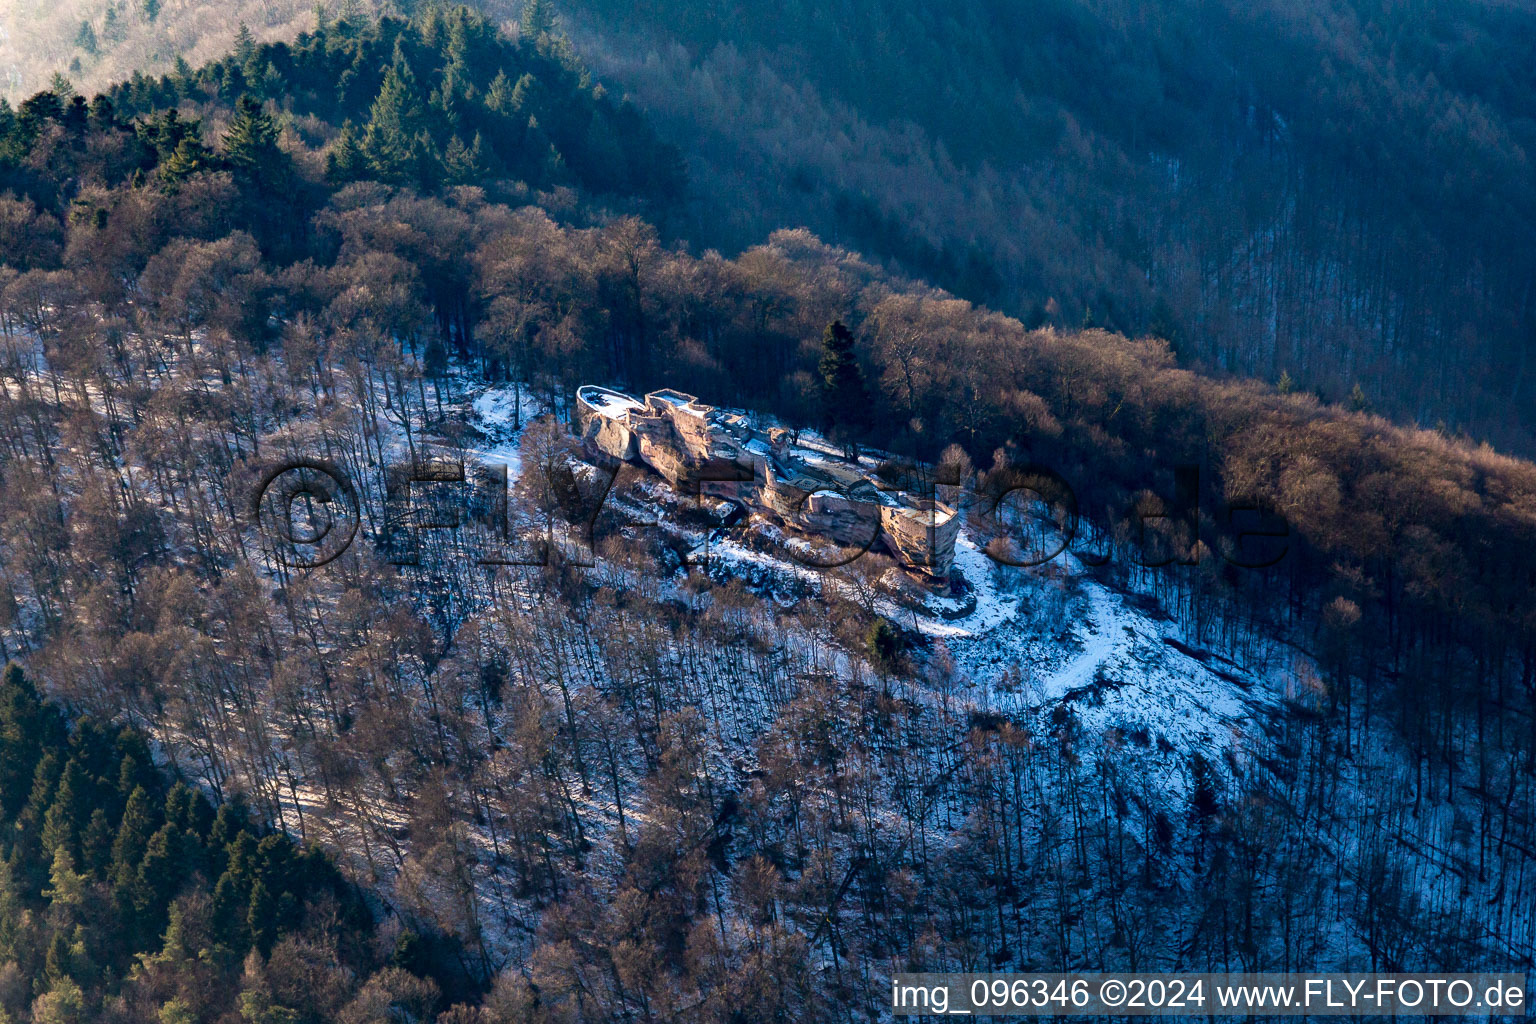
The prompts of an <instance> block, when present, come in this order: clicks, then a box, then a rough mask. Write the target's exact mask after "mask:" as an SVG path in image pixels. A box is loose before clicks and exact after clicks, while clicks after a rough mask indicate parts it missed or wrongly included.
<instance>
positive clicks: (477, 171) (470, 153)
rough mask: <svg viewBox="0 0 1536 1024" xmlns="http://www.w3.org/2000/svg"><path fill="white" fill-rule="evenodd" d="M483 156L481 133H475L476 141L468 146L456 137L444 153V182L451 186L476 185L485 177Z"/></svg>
mask: <svg viewBox="0 0 1536 1024" xmlns="http://www.w3.org/2000/svg"><path fill="white" fill-rule="evenodd" d="M483 154H484V144H483V143H482V141H481V139H480V133H479V132H475V141H474V142H473V143H471V144H470V145H468V146H466V145H464V140H463V139H461V138H459V137H458V136H457V135H455V136H454V137H453V139H452V140H450V141H449V143H448V149H447V151H446V152H444V153H443V180H444V181H445V182H447V183H448V184H450V185H473V184H475V183H476V182H477V181H479V180H480V179H481V178H482V177H484V176H485V159H484V156H483Z"/></svg>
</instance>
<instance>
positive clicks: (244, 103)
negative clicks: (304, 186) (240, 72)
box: [224, 96, 293, 199]
mask: <svg viewBox="0 0 1536 1024" xmlns="http://www.w3.org/2000/svg"><path fill="white" fill-rule="evenodd" d="M277 136H278V128H277V123H276V122H275V121H273V120H272V117H271V115H269V114H268V113H267V112H266V110H265V109H264V108H263V107H262V105H261V104H260V103H258V102H257V101H256V100H255V99H254V98H253V97H251V96H241V97H240V100H239V102H238V103H236V104H235V116H234V119H233V120H232V121H230V122H229V127H228V128H227V129H225V132H224V159H225V161H226V162H227V163H228V164H229V166H230V169H231V170H233V171H234V172H235V178H236V180H237V181H239V182H240V183H241V184H242V185H244V186H245V187H247V188H249V189H251V190H252V191H253V192H254V193H255V194H256V196H257V197H259V198H263V199H276V198H279V197H284V196H286V195H287V194H288V191H289V188H290V185H291V181H292V172H293V161H292V159H291V158H290V157H289V156H288V154H287V153H285V152H283V150H282V148H281V147H279V146H278V144H277Z"/></svg>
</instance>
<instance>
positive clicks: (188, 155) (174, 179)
mask: <svg viewBox="0 0 1536 1024" xmlns="http://www.w3.org/2000/svg"><path fill="white" fill-rule="evenodd" d="M214 166H215V164H214V158H213V154H212V153H211V152H209V150H208V147H207V146H205V145H203V144H202V142H200V141H199V140H198V139H197V138H196V137H195V136H193V135H187V136H184V137H183V138H182V140H181V141H180V142H178V143H177V144H176V150H175V152H173V153H172V154H171V155H170V158H169V159H167V160H166V161H165V162H163V163H162V164H161V165H160V171H159V177H160V182H161V184H163V185H165V187H166V188H168V189H174V188H175V187H176V186H177V185H179V184H181V183H182V182H183V181H186V180H187V179H188V178H190V177H191V176H192V175H194V174H197V173H198V172H200V171H208V170H212V169H213V168H214Z"/></svg>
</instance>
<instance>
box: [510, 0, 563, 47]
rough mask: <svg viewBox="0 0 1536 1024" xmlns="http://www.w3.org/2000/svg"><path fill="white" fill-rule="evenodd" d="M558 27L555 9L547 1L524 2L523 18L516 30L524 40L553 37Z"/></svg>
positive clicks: (526, 0)
mask: <svg viewBox="0 0 1536 1024" xmlns="http://www.w3.org/2000/svg"><path fill="white" fill-rule="evenodd" d="M558 27H559V23H558V21H557V19H556V16H555V8H554V5H553V4H551V3H550V2H549V0H524V3H523V17H522V19H521V20H520V21H519V22H518V29H519V31H520V33H521V35H522V37H523V38H524V39H527V40H530V41H537V40H539V39H542V38H543V37H545V36H553V35H554V34H555V30H556V29H557V28H558Z"/></svg>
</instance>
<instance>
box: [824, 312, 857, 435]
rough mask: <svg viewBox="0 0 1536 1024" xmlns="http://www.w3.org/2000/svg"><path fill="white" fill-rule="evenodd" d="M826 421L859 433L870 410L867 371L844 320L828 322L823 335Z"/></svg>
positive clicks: (832, 426)
mask: <svg viewBox="0 0 1536 1024" xmlns="http://www.w3.org/2000/svg"><path fill="white" fill-rule="evenodd" d="M817 370H818V372H819V373H820V375H821V380H820V388H821V415H822V425H823V426H824V427H825V428H826V429H828V430H829V431H831V430H837V429H840V430H841V431H842V432H843V433H844V434H855V435H856V434H857V433H858V431H859V428H860V427H861V425H862V424H863V423H864V422H865V419H866V415H867V413H868V408H867V404H868V402H867V396H866V394H865V390H864V375H863V374H862V373H861V372H860V370H859V360H858V357H857V356H856V355H855V354H854V351H853V332H852V331H850V330H849V329H848V328H847V327H846V326H844V324H843V322H842V321H841V320H834V321H832V322H831V323H830V324H828V325H827V329H826V330H825V331H823V332H822V335H821V360H820V361H819V362H818V363H817Z"/></svg>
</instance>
